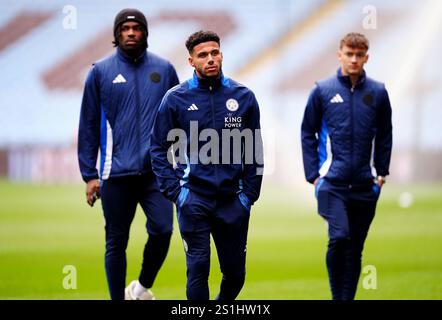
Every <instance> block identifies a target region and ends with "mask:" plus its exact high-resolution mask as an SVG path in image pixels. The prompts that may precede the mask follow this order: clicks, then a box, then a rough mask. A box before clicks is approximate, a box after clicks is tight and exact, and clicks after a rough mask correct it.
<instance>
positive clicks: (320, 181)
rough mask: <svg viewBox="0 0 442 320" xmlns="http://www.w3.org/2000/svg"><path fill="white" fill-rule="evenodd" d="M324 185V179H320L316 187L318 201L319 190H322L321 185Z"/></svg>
mask: <svg viewBox="0 0 442 320" xmlns="http://www.w3.org/2000/svg"><path fill="white" fill-rule="evenodd" d="M323 183H324V178H319V180H318V183H317V184H316V186H315V197H316V199H318V192H319V189H320V188H321V185H322V184H323Z"/></svg>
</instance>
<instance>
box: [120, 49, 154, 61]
mask: <svg viewBox="0 0 442 320" xmlns="http://www.w3.org/2000/svg"><path fill="white" fill-rule="evenodd" d="M117 56H118V58H119V59H120V60H122V61H124V62H126V63H133V64H138V63H141V62H143V61H144V60H145V59H146V57H147V51H146V50H143V52H142V53H141V54H140V55H139V56H138V58H135V59H134V58H132V57H131V56H129V55H128V54H127V53H126V52H124V51H123V50H122V49H121V48H120V47H118V48H117Z"/></svg>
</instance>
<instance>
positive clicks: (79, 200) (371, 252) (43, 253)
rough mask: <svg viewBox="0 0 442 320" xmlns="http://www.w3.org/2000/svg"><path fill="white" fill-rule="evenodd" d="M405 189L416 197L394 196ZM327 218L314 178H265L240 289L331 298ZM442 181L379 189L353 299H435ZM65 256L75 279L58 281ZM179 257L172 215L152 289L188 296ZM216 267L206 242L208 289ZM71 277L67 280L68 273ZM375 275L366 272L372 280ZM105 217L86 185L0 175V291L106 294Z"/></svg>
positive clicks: (134, 251) (133, 242)
mask: <svg viewBox="0 0 442 320" xmlns="http://www.w3.org/2000/svg"><path fill="white" fill-rule="evenodd" d="M404 191H408V192H411V194H412V195H413V196H414V202H413V203H412V205H411V206H410V207H408V208H401V207H400V206H399V205H398V197H399V195H400V194H401V193H402V192H404ZM144 223H145V218H144V215H143V213H142V212H141V210H140V209H139V210H138V212H137V215H136V218H135V220H134V222H133V225H132V231H131V238H130V241H129V247H128V250H127V256H128V270H127V282H129V281H130V280H133V279H136V278H137V276H138V272H139V267H140V264H141V254H142V250H143V246H144V242H145V240H146V238H147V235H146V234H145V231H144V230H145V229H144ZM326 243H327V237H326V224H325V223H324V221H323V220H322V219H321V218H320V217H319V215H317V214H316V210H315V201H314V196H313V188H312V187H311V186H309V185H307V184H306V185H305V187H304V188H303V189H294V190H288V189H287V188H284V189H283V188H278V187H271V186H268V185H264V188H263V192H262V197H261V199H260V201H259V202H258V203H257V204H256V205H255V206H254V207H253V209H252V215H251V221H250V229H249V239H248V246H247V252H248V253H247V276H246V283H245V286H244V288H243V290H242V292H241V294H240V296H239V297H238V298H239V299H258V300H259V299H271V300H272V299H284V300H285V299H287V300H295V299H330V293H329V288H328V280H327V274H326V268H325V250H326ZM441 249H442V185H440V184H439V185H426V186H413V187H408V186H393V185H388V184H387V185H386V188H385V189H384V190H383V191H382V195H381V199H380V202H379V205H378V210H377V213H376V217H375V220H374V222H373V224H372V226H371V229H370V233H369V236H368V239H367V242H366V245H365V250H364V256H363V267H364V266H367V265H371V266H374V268H375V270H376V289H373V288H372V289H367V288H365V289H364V288H363V282H364V280H363V279H365V278H364V277H368V276H370V277H374V273H373V272H370V273H369V274H362V275H361V280H360V282H359V287H358V293H357V296H356V298H357V299H442V250H441ZM65 266H74V267H75V270H76V289H65V288H64V287H63V283H64V281H66V279H65V277H66V276H73V274H66V273H63V268H64V267H65ZM185 277H186V270H185V258H184V249H183V246H182V243H181V239H180V237H179V232H178V227H177V225H176V219H175V231H174V235H173V238H172V242H171V247H170V250H169V254H168V257H167V259H166V261H165V263H164V266H163V268H162V269H161V271H160V273H159V275H158V277H157V280H156V282H155V285H154V289H153V291H154V292H155V295H156V296H157V298H158V299H185V297H186V296H185ZM220 278H221V274H220V271H219V266H218V262H217V257H216V254H215V249H214V248H213V250H212V264H211V275H210V279H209V281H210V296H211V298H214V297H215V296H216V294H217V290H218V286H219V281H220ZM71 284H72V282H71ZM371 284H373V282H371ZM108 297H109V296H108V292H107V284H106V278H105V272H104V220H103V217H102V213H101V206H100V204H99V203H98V205H96V206H95V207H94V208H92V209H91V208H89V207H88V206H87V204H86V203H85V201H84V186H83V185H75V186H63V185H58V186H49V185H38V186H35V185H34V186H33V185H25V184H11V183H8V182H6V181H0V299H108Z"/></svg>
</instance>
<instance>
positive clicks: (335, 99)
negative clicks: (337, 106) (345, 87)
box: [330, 93, 344, 103]
mask: <svg viewBox="0 0 442 320" xmlns="http://www.w3.org/2000/svg"><path fill="white" fill-rule="evenodd" d="M330 102H331V103H342V102H344V99H342V97H341V95H340V94H339V93H337V94H336V95H335V96H334V97H333V98H332V99H331V100H330Z"/></svg>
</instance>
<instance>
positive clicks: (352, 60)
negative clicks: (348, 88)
mask: <svg viewBox="0 0 442 320" xmlns="http://www.w3.org/2000/svg"><path fill="white" fill-rule="evenodd" d="M338 60H339V61H340V62H341V70H342V74H343V75H346V76H358V75H360V74H362V70H363V69H364V64H365V63H366V62H367V61H368V54H367V50H365V49H363V48H352V47H348V46H343V47H342V48H341V49H339V51H338Z"/></svg>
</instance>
